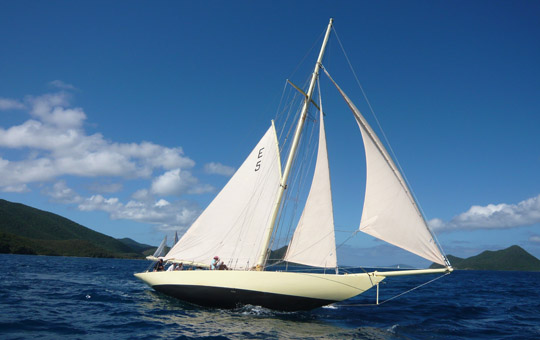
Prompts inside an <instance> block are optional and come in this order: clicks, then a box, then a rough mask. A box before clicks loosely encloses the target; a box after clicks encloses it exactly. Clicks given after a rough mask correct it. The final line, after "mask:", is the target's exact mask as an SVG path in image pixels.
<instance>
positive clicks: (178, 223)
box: [78, 195, 200, 230]
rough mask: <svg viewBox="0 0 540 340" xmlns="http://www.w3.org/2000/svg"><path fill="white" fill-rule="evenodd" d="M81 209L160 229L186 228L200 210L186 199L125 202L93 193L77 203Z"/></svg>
mask: <svg viewBox="0 0 540 340" xmlns="http://www.w3.org/2000/svg"><path fill="white" fill-rule="evenodd" d="M78 208H79V210H81V211H105V212H107V213H109V215H110V217H111V218H112V219H124V220H131V221H135V222H141V223H150V224H154V225H156V226H157V227H158V228H159V229H161V230H178V229H186V228H187V227H188V226H189V225H191V223H192V222H193V221H194V220H195V218H196V217H197V216H198V215H199V213H200V210H199V209H198V207H196V206H195V205H193V204H191V203H189V202H186V201H176V202H168V201H166V200H164V199H160V200H158V201H136V200H131V201H129V202H128V203H126V204H123V203H121V202H120V200H119V199H118V198H116V197H112V198H106V197H104V196H101V195H94V196H91V197H89V198H86V199H84V200H83V201H82V202H81V203H80V204H79V205H78Z"/></svg>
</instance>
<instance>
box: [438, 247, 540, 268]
mask: <svg viewBox="0 0 540 340" xmlns="http://www.w3.org/2000/svg"><path fill="white" fill-rule="evenodd" d="M447 257H448V260H449V261H450V263H451V264H452V267H454V269H463V270H506V271H540V260H539V259H537V258H536V257H534V256H533V255H531V254H530V253H528V252H527V251H526V250H525V249H523V248H521V247H520V246H517V245H513V246H510V247H508V248H505V249H501V250H495V251H493V250H485V251H483V252H481V253H480V254H478V255H474V256H471V257H468V258H460V257H457V256H453V255H448V256H447ZM441 267H442V266H441V265H440V264H436V263H434V264H432V265H431V266H430V268H441Z"/></svg>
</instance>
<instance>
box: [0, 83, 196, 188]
mask: <svg viewBox="0 0 540 340" xmlns="http://www.w3.org/2000/svg"><path fill="white" fill-rule="evenodd" d="M69 101H70V96H69V95H68V94H66V93H63V92H61V93H52V94H45V95H42V96H37V97H32V96H28V97H27V98H26V102H27V103H28V106H29V108H28V112H29V114H30V115H31V116H33V117H34V119H29V120H27V121H26V122H24V123H22V124H20V125H15V126H11V127H9V128H2V127H0V148H9V149H16V150H20V151H21V152H20V153H19V156H18V159H17V160H14V159H13V160H11V159H1V158H0V190H4V191H5V190H13V189H12V188H15V187H22V186H24V185H28V184H30V183H33V182H34V183H35V182H44V181H51V180H55V179H57V178H58V177H60V176H63V175H73V176H80V177H96V176H116V177H122V178H149V177H150V176H151V175H152V173H153V172H154V171H155V169H159V168H162V169H165V170H170V169H178V168H183V169H185V168H191V167H193V166H194V164H195V162H194V161H193V160H191V159H189V158H188V157H185V156H184V154H183V150H182V148H181V147H175V148H169V147H164V146H160V145H157V144H154V143H151V142H141V143H114V142H111V141H109V140H106V139H105V138H104V137H103V136H102V135H101V134H99V133H95V134H92V135H88V134H86V132H85V130H84V129H83V124H84V121H85V120H86V118H87V117H86V114H85V113H84V111H83V110H82V109H81V108H72V107H70V103H69ZM16 102H17V101H14V100H4V106H5V107H7V106H8V105H11V106H13V103H16ZM6 103H8V104H6ZM10 103H11V104H10ZM8 187H9V188H8Z"/></svg>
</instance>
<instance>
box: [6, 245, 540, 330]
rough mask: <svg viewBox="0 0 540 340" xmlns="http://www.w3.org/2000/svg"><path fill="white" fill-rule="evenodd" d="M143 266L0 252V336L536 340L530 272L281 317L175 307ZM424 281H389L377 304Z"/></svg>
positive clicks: (538, 315)
mask: <svg viewBox="0 0 540 340" xmlns="http://www.w3.org/2000/svg"><path fill="white" fill-rule="evenodd" d="M148 264H149V263H148V262H146V261H140V260H119V259H92V258H67V257H47V256H23V255H0V268H1V273H2V274H1V275H0V339H540V273H532V272H490V271H488V272H484V271H455V272H454V273H452V274H451V275H448V276H445V277H443V278H441V279H439V280H436V281H434V282H432V283H430V284H428V285H426V286H423V287H421V288H419V289H416V290H413V291H412V292H410V293H407V294H405V295H402V296H399V297H397V298H395V299H392V300H390V301H387V302H385V303H383V304H381V305H378V306H374V305H372V304H373V303H374V302H375V292H376V291H375V289H373V290H372V291H370V292H368V293H365V294H363V295H360V296H358V297H356V298H354V299H351V300H348V301H346V302H343V303H340V304H337V305H336V306H332V307H325V308H319V309H316V310H313V311H309V312H295V313H283V312H274V311H270V310H266V309H263V308H259V307H254V306H245V307H243V308H239V309H235V310H219V309H208V308H200V307H197V306H193V305H189V304H184V303H182V302H179V301H177V300H174V299H172V298H169V297H167V296H164V295H161V294H159V293H157V292H155V291H154V290H152V289H151V288H149V287H148V286H146V285H145V284H144V283H142V282H140V281H138V280H137V279H136V278H135V277H133V273H135V272H138V271H142V270H145V269H146V267H147V266H148ZM432 278H434V277H433V276H414V277H412V276H411V277H402V278H399V277H396V278H389V279H387V280H388V281H387V283H386V284H384V285H381V289H380V300H381V301H384V300H387V299H389V298H392V297H393V296H396V295H398V294H400V293H402V292H404V291H408V290H409V289H412V288H414V287H416V286H418V285H419V284H421V283H423V282H426V281H429V280H431V279H432Z"/></svg>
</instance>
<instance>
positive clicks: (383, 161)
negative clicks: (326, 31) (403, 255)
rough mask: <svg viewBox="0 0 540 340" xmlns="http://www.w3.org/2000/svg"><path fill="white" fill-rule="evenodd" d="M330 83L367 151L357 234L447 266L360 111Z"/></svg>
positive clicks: (416, 207) (392, 163)
mask: <svg viewBox="0 0 540 340" xmlns="http://www.w3.org/2000/svg"><path fill="white" fill-rule="evenodd" d="M325 73H326V74H327V75H328V77H329V78H330V79H331V80H332V82H333V83H334V85H335V86H336V88H337V89H338V90H339V92H340V93H341V95H342V96H343V98H344V99H345V101H346V102H347V104H348V105H349V107H350V109H351V110H352V111H353V113H354V116H355V118H356V121H357V123H358V126H359V127H360V131H361V133H362V139H363V141H364V147H365V151H366V167H367V176H366V177H367V179H366V194H365V198H364V207H363V210H362V219H361V221H360V230H361V231H363V232H365V233H367V234H369V235H372V236H374V237H377V238H379V239H381V240H383V241H386V242H388V243H390V244H393V245H395V246H398V247H400V248H403V249H405V250H407V251H409V252H411V253H414V254H417V255H419V256H421V257H423V258H425V259H428V260H430V261H433V262H436V263H439V264H442V265H446V262H445V258H444V256H443V255H442V253H441V251H440V249H439V247H438V245H437V243H436V241H435V239H434V238H433V236H432V234H431V232H430V231H429V229H428V226H427V223H426V221H425V219H424V217H423V216H422V214H421V213H420V210H419V209H418V206H417V205H416V202H415V200H414V198H413V196H412V195H411V193H410V190H409V188H408V186H407V184H406V182H405V180H404V179H403V177H402V176H401V173H400V172H399V170H398V168H397V167H396V165H395V164H394V162H393V161H392V158H391V157H390V155H389V154H388V151H386V149H385V147H384V146H383V145H382V143H381V141H380V140H379V138H378V137H377V136H376V135H375V132H374V131H373V129H372V128H371V127H370V126H369V124H368V123H367V121H366V119H365V118H364V117H363V116H362V114H361V113H360V111H359V110H358V109H357V108H356V106H355V105H354V104H353V103H352V101H351V100H350V99H349V97H347V95H346V94H345V93H344V92H343V91H342V90H341V88H340V87H339V86H338V85H337V84H336V82H335V81H334V80H333V79H332V78H331V77H330V75H329V74H328V72H327V71H326V70H325Z"/></svg>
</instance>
